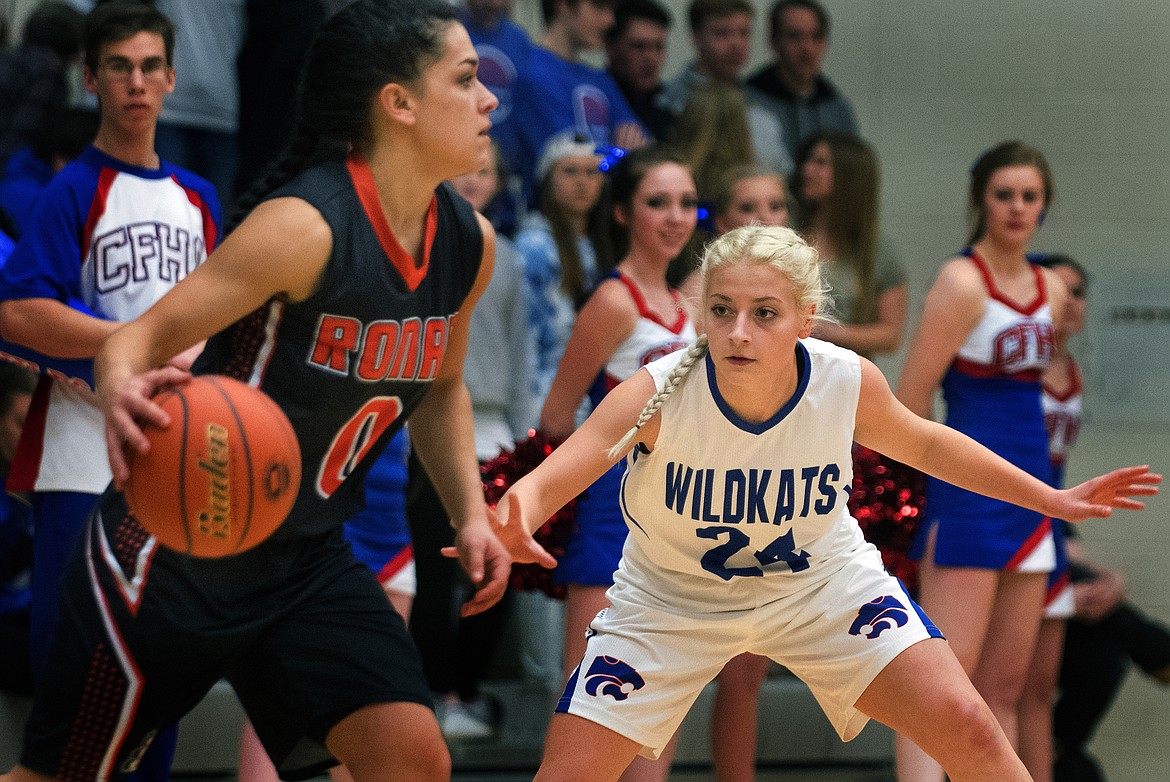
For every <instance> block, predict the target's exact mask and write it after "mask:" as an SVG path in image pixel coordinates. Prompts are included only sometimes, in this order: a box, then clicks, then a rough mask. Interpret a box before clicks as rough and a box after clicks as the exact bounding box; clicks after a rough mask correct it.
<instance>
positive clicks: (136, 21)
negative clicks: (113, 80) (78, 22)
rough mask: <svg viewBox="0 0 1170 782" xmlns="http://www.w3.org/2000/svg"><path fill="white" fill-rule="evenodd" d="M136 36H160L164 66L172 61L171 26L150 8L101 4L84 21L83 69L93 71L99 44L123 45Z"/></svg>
mask: <svg viewBox="0 0 1170 782" xmlns="http://www.w3.org/2000/svg"><path fill="white" fill-rule="evenodd" d="M138 33H157V34H158V35H160V36H162V39H163V48H164V49H165V51H166V58H167V65H168V66H170V65H173V64H174V60H175V26H174V24H172V23H171V20H170V19H168V18H167V17H166V16H164V15H163V14H162V13H161V12H159V11H158V10H157V9H156V8H155V7H154V6H153V5H150V4H147V3H140V2H136V0H112V2H109V3H101V4H100V5H98V6H97V7H96V8H94V9H93V11H91V12H90V14H89V15H88V16H87V17H86V18H85V28H84V30H83V31H82V37H81V48H82V51H83V52H84V55H85V67H87V68H89V69H90V70H91V71H97V69H98V67H99V66H101V62H100V60H99V58H100V57H101V53H102V44H106V43H110V42H111V41H124V40H126V39H127V38H130V37H133V36H134V35H137V34H138Z"/></svg>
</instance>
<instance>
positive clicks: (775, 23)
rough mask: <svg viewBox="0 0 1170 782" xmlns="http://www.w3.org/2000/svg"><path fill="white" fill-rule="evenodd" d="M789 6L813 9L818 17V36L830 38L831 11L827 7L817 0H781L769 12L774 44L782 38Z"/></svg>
mask: <svg viewBox="0 0 1170 782" xmlns="http://www.w3.org/2000/svg"><path fill="white" fill-rule="evenodd" d="M789 8H802V9H804V10H806V11H811V12H812V13H813V15H814V16H816V18H817V25H818V30H817V37H819V38H822V39H825V40H828V38H829V27H830V24H831V23H830V20H829V12H828V11H826V10H825V7H824V6H823V5H821V4H820V3H818V2H817V0H780V2H778V3H776V5H774V6H772V10H771V12H770V13H769V14H768V32H769V35H770V36H771V40H772V45H773V46H775V45H776V42H777V41H779V40H780V36H781V35H783V33H784V12H785V11H787V10H788V9H789Z"/></svg>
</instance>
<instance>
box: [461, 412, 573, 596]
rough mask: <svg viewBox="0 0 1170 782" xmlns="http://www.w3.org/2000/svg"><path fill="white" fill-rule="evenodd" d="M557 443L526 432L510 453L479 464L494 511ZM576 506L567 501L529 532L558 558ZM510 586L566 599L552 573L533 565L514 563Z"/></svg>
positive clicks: (571, 532)
mask: <svg viewBox="0 0 1170 782" xmlns="http://www.w3.org/2000/svg"><path fill="white" fill-rule="evenodd" d="M560 444H561V441H560V440H552V439H550V438H548V437H546V436H544V435H543V434H541V433H540V432H537V431H533V430H531V429H529V430H528V439H526V440H522V441H521V442H518V443H516V447H515V448H514V449H513V450H511V451H507V450H505V451H503V452H501V453H500V455H499V456H497V457H496V458H494V459H492V460H491V461H489V462H485V463H484V464H483V465H481V466H480V468H479V472H480V477H481V479H482V480H483V495H484V499H485V500H487V504H488V505H490V506H491V507H493V508H494V507H495V506H496V503H498V502H499V501H500V498H501V497H503V496H504V492H506V491H507V490H508V489H509V488H510V487H511V486H512V484H514V483H516V481H518V480H520V479H521V478H523V477H524V476H525V475H527V474H528V473H530V472H532V471H533V470H534V469H536V467H537V465H539V464H540V463H541V462H543V461H544V460H545V459H546V458H548V455H549V454H550V453H552V452H553V449H554V448H556V447H557V446H558V445H560ZM576 506H577V501H576V500H572V501H570V502H569V503H568V504H567V505H565V507H563V508H561V509H560V510H559V511H557V512H556V513H554V514H553V515H552V518H550V519H549V520H548V521H546V522H545V523H544V524H542V525H541V526H540V528H539V529H538V530H536V532H534V533H532V537H533V539H534V540H535V541H536V542H537V543H539V544H540V545H541V546H543V547H544V549H545V551H547V552H548V553H550V554H552V555H553V556H554V557H556V558H557V559H560V558H561V557H562V556H563V555H564V553H565V546H566V544H567V543H568V541H569V536H570V535H572V534H573V529H574V526H575V525H576ZM509 586H510V587H511V588H512V589H519V590H522V591H530V590H534V589H538V590H540V591H541V592H544V593H545V594H546V595H548V596H549V597H553V598H556V599H557V600H563V599H564V597H565V586H564V584H554V583H553V580H552V571H551V570H549V569H548V568H545V567H541V566H540V565H536V564H513V565H512V577H511V580H510V581H509Z"/></svg>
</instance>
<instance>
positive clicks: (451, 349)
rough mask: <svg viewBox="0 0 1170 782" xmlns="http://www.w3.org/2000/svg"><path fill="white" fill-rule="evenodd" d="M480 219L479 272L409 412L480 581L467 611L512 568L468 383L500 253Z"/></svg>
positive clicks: (463, 554)
mask: <svg viewBox="0 0 1170 782" xmlns="http://www.w3.org/2000/svg"><path fill="white" fill-rule="evenodd" d="M476 219H477V220H478V221H479V226H480V230H481V231H482V232H483V259H482V261H481V263H480V267H479V273H478V274H477V275H476V278H475V283H474V284H473V285H472V288H471V291H470V292H469V293H468V294H467V298H466V299H465V300H464V301H463V305H462V306H461V307H460V308H459V312H458V313H456V314H455V315H454V316H453V317H452V318H451V328H450V330H449V331H448V333H447V348H446V352H445V353H444V355H443V364H442V366H441V367H440V369H439V373H438V376H437V377H436V378H435V380H434V382H433V383H432V385H431V388H430V389H429V390H428V391H427V393H426V396H424V397H423V401H422V403H421V404H419V406H418V408H417V409H416V410H415V411H414V413H413V414H412V415H411V417H410V437H411V443H412V445H413V446H414V450H415V453H417V454H418V458H419V461H421V462H422V465H423V467H425V468H426V471H427V475H428V476H430V479H431V483H433V484H434V486H435V490H436V491H437V492H438V494H439V498H440V499H441V500H442V501H443V507H444V508H446V510H447V513H448V514H449V515H450V516H451V524H452V526H454V527H455V545H456V548H457V550H458V555H459V563H460V564H461V565H462V566H463V569H464V570H466V571H467V575H468V576H469V577H470V578H471V581H472V583H473V584H475V586H476V591H475V594H474V595H473V596H472V598H471V600H469V601H468V602H467V603H466V604H464V606H463V614H464V615H465V616H467V615H469V614H477V613H479V612H481V611H483V610H485V609H487V608H490V607H491V606H492V605H494V604H495V603H496V601H498V600H499V599H500V598H501V597H503V595H504V589H505V588H506V587H507V585H508V575H509V573H510V570H511V558H510V557H509V556H508V552H507V551H506V550H505V549H504V546H503V544H501V543H500V541H499V539H498V538H496V536H495V534H494V533H493V532H492V529H491V525H490V524H489V523H488V509H487V505H486V504H485V503H484V498H483V487H482V485H481V483H480V477H479V462H478V461H476V458H475V428H474V425H473V423H472V418H471V395H470V394H469V393H468V392H467V386H466V385H464V383H463V360H464V357H465V356H466V355H467V338H468V326H469V324H470V321H471V311H472V309H473V308H474V306H475V303H476V302H477V301H478V300H479V297H480V296H481V295H482V294H483V291H484V289H485V288H487V285H488V282H489V281H490V280H491V278H492V267H493V266H494V264H495V257H496V235H495V232H494V231H493V230H492V227H491V224H490V223H488V221H487V220H485V219H484V218H483V217H482V216H481V215H479V214H477V215H476Z"/></svg>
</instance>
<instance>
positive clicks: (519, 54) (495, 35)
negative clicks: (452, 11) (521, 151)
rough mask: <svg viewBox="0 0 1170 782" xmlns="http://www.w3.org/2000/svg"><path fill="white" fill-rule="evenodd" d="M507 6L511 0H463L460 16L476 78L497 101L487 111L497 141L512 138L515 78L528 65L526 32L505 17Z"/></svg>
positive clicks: (508, 6)
mask: <svg viewBox="0 0 1170 782" xmlns="http://www.w3.org/2000/svg"><path fill="white" fill-rule="evenodd" d="M511 6H512V2H511V0H465V2H464V5H463V15H462V17H461V19H462V21H463V26H464V27H466V28H467V34H468V35H469V36H470V37H471V43H472V44H473V45H474V46H475V53H476V54H478V55H479V80H480V81H481V82H483V85H484V86H485V87H487V88H488V89H489V90H491V92H492V95H495V96H496V100H498V101H499V102H500V105H498V106H496V107H495V108H494V109H493V110H492V114H491V120H492V138H494V139H496V140H497V141H496V143H497V144H499V143H501V142H504V141H508V140H510V139H512V138H513V137H514V135H513V131H512V125H513V124H514V122H515V119H516V115H515V113H513V111H512V108H513V98H514V95H515V90H516V79H517V77H518V75H519V74H520V73H521V72H523V71H524V69H525V68H527V67H528V66H527V63H528V53H529V52H530V51H531V50H532V41H531V40H529V38H528V33H526V32H525V31H524V28H523V27H521V26H520V25H518V24H516V23H515V22H513V21H512V20H511V19H509V18H508V14H509V12H510V11H511ZM504 156H505V158H509V157H511V156H512V154H511V150H505V151H504Z"/></svg>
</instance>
